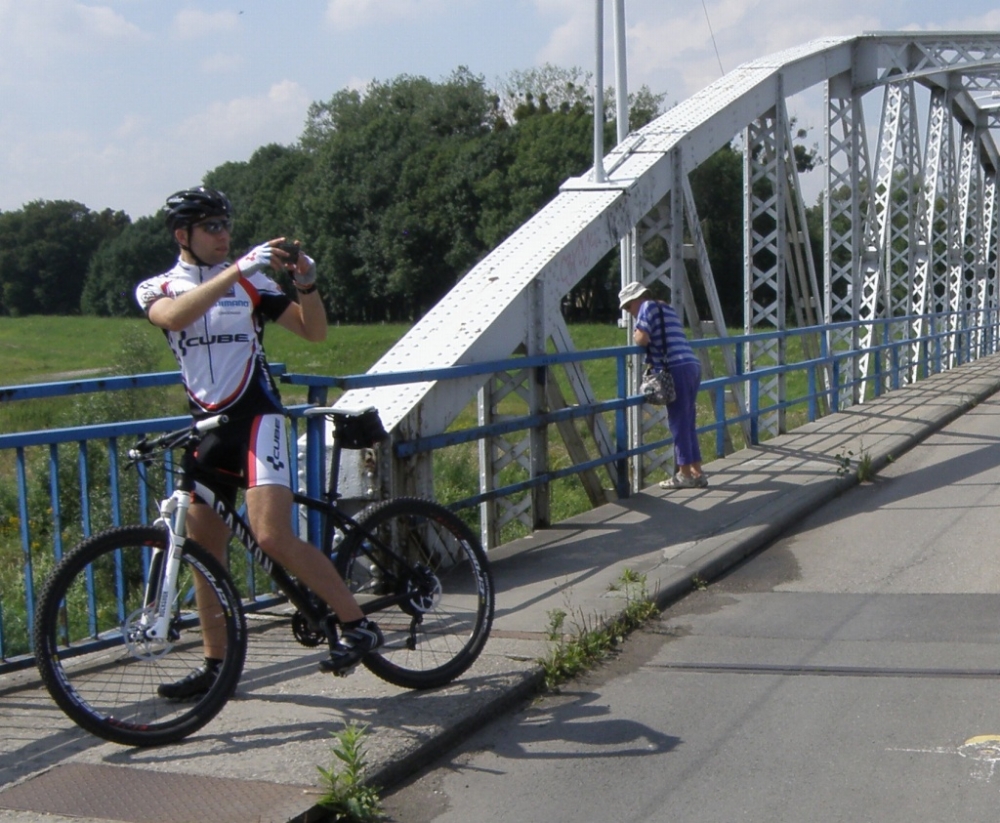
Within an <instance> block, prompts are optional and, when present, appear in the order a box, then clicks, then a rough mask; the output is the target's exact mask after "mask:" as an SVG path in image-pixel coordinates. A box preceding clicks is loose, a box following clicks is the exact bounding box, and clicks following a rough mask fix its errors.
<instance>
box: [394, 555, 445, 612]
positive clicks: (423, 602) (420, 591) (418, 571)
mask: <svg viewBox="0 0 1000 823" xmlns="http://www.w3.org/2000/svg"><path fill="white" fill-rule="evenodd" d="M413 572H414V574H413V577H411V578H410V579H409V580H407V581H406V595H407V599H406V601H405V602H404V603H403V604H402V608H403V611H405V612H406V613H407V614H409V615H411V616H413V617H416V616H417V615H418V614H424V613H426V612H429V611H430V610H431V609H433V608H434V607H435V606H437V604H438V603H440V602H441V581H440V580H438V578H437V575H436V574H434V572H432V571H431V570H430V569H428V568H427V567H426V566H418V567H417V568H415V569H414V570H413Z"/></svg>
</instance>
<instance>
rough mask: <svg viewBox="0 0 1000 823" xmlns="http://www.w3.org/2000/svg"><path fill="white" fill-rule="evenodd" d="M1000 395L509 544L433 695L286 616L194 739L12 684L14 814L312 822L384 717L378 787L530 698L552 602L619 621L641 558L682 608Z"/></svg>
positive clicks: (1, 751) (3, 749) (890, 423)
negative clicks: (164, 740)
mask: <svg viewBox="0 0 1000 823" xmlns="http://www.w3.org/2000/svg"><path fill="white" fill-rule="evenodd" d="M997 390H1000V355H995V356H993V357H988V358H984V359H982V360H979V361H976V362H974V363H971V364H969V365H966V366H962V367H960V368H958V369H955V370H953V371H950V372H946V373H943V374H939V375H936V376H934V377H932V378H930V379H928V380H926V381H923V382H920V383H917V384H914V385H911V386H908V387H907V388H905V389H902V390H900V391H897V392H893V393H891V394H889V395H887V396H885V397H883V398H881V399H880V400H878V401H876V402H873V403H870V404H867V405H864V406H856V407H852V408H851V409H850V410H849V411H847V412H843V413H840V414H836V415H832V416H829V417H826V418H823V419H822V420H820V421H818V422H816V423H814V424H810V425H807V426H804V427H802V428H801V429H798V430H796V431H795V432H793V433H791V434H787V435H783V436H781V437H778V438H776V439H774V440H772V441H769V442H768V443H767V444H766V445H764V446H761V447H757V448H753V449H747V450H745V451H742V452H739V453H737V454H734V455H731V456H730V457H727V458H725V459H723V460H717V461H715V462H713V463H711V464H708V466H707V469H708V471H709V472H710V475H711V487H710V488H708V489H706V490H690V491H678V492H670V493H667V492H663V491H661V490H660V489H658V488H655V487H654V488H651V489H647V490H646V491H644V492H643V493H641V494H637V495H635V496H634V497H632V498H631V499H630V500H628V501H625V502H623V503H616V504H612V505H607V506H603V507H601V508H599V509H595V510H594V511H592V512H589V513H587V514H585V515H581V516H579V517H575V518H573V519H571V520H569V521H566V522H563V523H561V524H559V525H558V526H557V527H555V528H552V529H550V530H548V531H546V532H544V533H540V534H537V535H535V536H533V537H530V538H527V539H524V540H519V541H517V542H516V543H512V544H509V545H507V546H504V547H503V548H501V549H498V550H497V551H496V552H495V553H494V555H493V557H494V570H495V574H496V582H497V587H498V591H499V597H498V609H497V619H496V624H495V628H494V634H493V637H492V638H491V640H490V642H489V644H488V645H487V647H486V651H485V652H484V654H483V656H482V658H481V660H480V661H479V662H478V663H477V664H476V666H474V667H473V669H472V670H471V671H470V672H469V673H468V674H467V675H466V676H465V677H463V678H462V679H461V680H460V681H459V682H457V683H455V684H453V685H452V686H450V687H448V688H446V689H441V690H438V691H434V692H430V693H425V694H418V693H413V692H406V691H402V690H399V689H396V688H394V687H391V686H388V685H386V684H384V683H381V682H380V681H378V680H376V679H375V678H374V677H372V676H371V675H370V674H368V672H366V671H363V670H359V671H358V672H356V673H354V674H353V675H352V676H350V677H349V678H346V679H343V680H335V679H332V678H330V677H329V676H325V675H322V674H320V673H319V672H318V671H317V669H316V660H317V659H319V657H320V652H319V651H318V650H308V649H304V648H303V647H301V646H299V645H298V644H296V643H295V642H294V641H293V640H292V638H291V633H290V629H289V626H288V620H287V617H283V616H280V615H278V616H271V617H266V618H255V619H254V632H253V635H252V637H251V642H250V656H249V659H248V663H247V668H246V672H245V674H244V677H243V680H242V683H241V685H240V688H239V691H238V694H237V698H236V699H235V700H233V701H232V702H231V703H230V704H229V706H227V707H226V709H225V710H224V711H223V712H222V714H221V715H220V716H219V717H218V718H217V719H216V720H215V721H213V722H212V723H210V724H209V725H208V726H207V727H206V728H205V729H203V730H202V731H201V732H200V733H198V734H196V735H194V736H193V737H192V738H190V739H189V740H188V741H186V742H185V743H183V744H180V745H177V746H168V747H164V748H159V749H152V750H129V749H124V748H121V747H118V746H114V745H111V744H105V743H102V742H100V741H98V740H96V739H95V738H92V737H91V736H89V735H87V734H85V733H84V732H82V731H80V730H79V729H77V728H76V727H75V726H73V725H72V724H71V723H70V722H69V721H68V720H67V719H66V718H65V716H64V715H62V713H61V712H60V711H59V710H58V709H56V708H55V706H54V704H52V702H51V701H50V700H49V699H48V697H47V695H46V693H45V692H44V691H43V690H42V688H41V687H40V684H39V683H38V681H37V679H36V678H35V677H34V675H33V671H26V672H20V673H17V674H14V675H9V676H7V677H5V678H3V679H0V723H2V726H3V728H4V729H5V733H4V735H2V736H0V823H2V822H3V821H17V823H28V821H34V822H37V821H38V820H39V819H40V817H41V816H42V815H52V817H45V819H46V820H47V821H50V823H58V821H59V820H60V818H70V817H72V819H73V820H75V821H77V823H79V821H80V820H81V819H82V820H84V821H87V820H90V821H104V820H122V821H144V820H156V821H158V823H169V822H170V821H189V820H192V819H209V820H213V821H218V822H219V823H224V822H225V821H229V820H233V821H244V820H247V819H254V820H260V821H281V823H284V821H290V820H292V819H295V818H298V819H310V818H309V817H308V816H306V817H301V816H302V815H307V813H308V812H309V810H310V809H311V808H312V807H313V806H314V805H315V803H316V801H317V800H318V795H317V793H316V787H317V786H318V772H317V766H323V767H325V768H328V767H330V765H331V763H332V761H333V757H332V755H331V750H330V747H331V743H332V738H331V737H330V735H331V733H336V732H337V731H338V730H340V729H341V728H342V727H343V724H344V723H346V722H349V721H357V722H361V723H366V724H368V725H369V727H370V728H369V732H368V735H367V737H366V743H367V752H368V759H369V763H370V767H371V771H372V774H373V776H374V779H375V782H376V783H378V784H380V785H383V786H385V785H389V784H392V783H393V782H395V781H397V780H399V779H401V778H403V777H405V776H407V775H409V774H411V773H413V772H415V771H416V770H417V769H418V768H419V767H420V766H422V765H423V764H424V763H426V762H427V761H428V760H429V759H430V758H431V757H432V755H433V754H434V753H435V752H437V751H440V750H441V749H442V748H445V747H447V746H448V745H450V744H451V743H454V742H455V741H456V740H458V739H460V738H461V737H462V735H464V734H465V733H467V732H468V731H470V730H471V729H473V728H475V727H477V726H479V725H482V724H483V723H484V722H485V721H486V720H488V719H489V718H490V717H492V716H494V715H495V714H496V713H497V712H498V711H501V710H502V709H503V708H504V707H506V706H509V705H511V703H512V702H513V701H517V700H518V699H520V698H521V697H523V696H524V695H526V694H528V693H530V691H531V690H532V689H533V688H534V686H535V684H536V683H537V682H538V679H539V674H540V669H539V666H538V664H537V663H536V662H535V661H536V660H537V659H538V658H539V657H541V656H544V655H545V653H546V651H547V649H548V643H547V641H546V630H547V629H548V627H549V625H550V619H549V616H548V615H549V612H550V611H552V610H555V609H563V610H565V611H570V610H572V611H573V612H575V613H576V614H577V615H585V616H586V617H587V619H588V620H589V619H590V618H592V617H594V616H597V615H611V614H614V613H615V612H616V611H617V610H619V609H620V608H621V607H622V600H621V599H619V598H617V597H615V596H614V595H613V594H611V592H610V588H611V586H612V584H613V583H614V582H615V581H616V580H618V579H619V577H620V575H621V573H622V571H623V570H624V569H626V568H628V569H632V570H635V571H637V572H641V573H645V574H646V575H647V586H648V588H649V590H650V591H655V592H657V593H658V597H659V599H660V600H661V601H662V602H663V603H666V602H667V601H669V600H672V599H675V598H677V597H680V596H683V594H684V593H685V592H686V591H688V590H690V585H691V580H692V579H693V578H696V577H698V578H701V579H704V580H710V579H712V578H713V577H714V576H716V575H718V574H719V573H721V572H722V571H723V570H725V569H726V568H728V567H730V566H732V565H733V564H734V563H736V562H738V561H739V560H740V559H741V558H743V557H745V556H746V555H747V554H748V553H750V552H753V551H755V550H756V549H758V548H760V547H761V546H763V545H765V544H766V543H767V542H769V541H770V540H771V539H773V538H774V536H775V535H777V534H778V533H780V532H781V531H782V530H783V529H785V528H786V527H788V526H790V525H791V524H793V523H795V522H796V521H797V520H798V519H800V518H801V517H802V516H804V515H805V514H806V513H808V512H810V511H813V510H814V509H816V508H817V507H819V506H821V505H822V504H823V503H824V502H825V501H827V500H829V499H831V498H832V497H833V496H835V495H837V494H839V493H840V492H841V491H843V490H844V489H845V488H846V487H848V486H849V485H850V484H852V483H853V482H854V478H853V477H852V476H851V475H850V474H847V473H844V472H842V471H840V472H838V469H839V468H841V466H842V458H843V456H845V455H848V454H849V453H850V452H853V454H854V459H855V460H856V459H857V458H858V457H859V456H860V455H861V454H862V453H863V452H867V453H868V454H869V455H870V456H871V458H872V460H873V464H874V466H875V467H876V468H878V467H879V466H881V465H884V463H885V461H886V460H887V459H888V458H889V457H890V456H892V457H895V456H898V455H900V454H901V453H903V452H904V451H905V450H906V449H907V448H909V447H910V446H912V445H913V444H915V443H916V442H919V441H920V440H921V439H923V438H924V437H926V436H927V435H928V434H929V433H931V432H933V431H935V430H937V429H938V428H940V427H941V426H943V425H945V424H946V423H947V422H948V421H949V420H951V419H953V418H954V417H956V416H958V415H960V414H962V413H963V412H964V411H965V410H967V409H968V408H970V407H971V406H972V405H974V404H975V403H978V402H979V401H981V400H983V399H985V398H986V397H988V396H990V395H991V394H993V393H995V392H996V391H997Z"/></svg>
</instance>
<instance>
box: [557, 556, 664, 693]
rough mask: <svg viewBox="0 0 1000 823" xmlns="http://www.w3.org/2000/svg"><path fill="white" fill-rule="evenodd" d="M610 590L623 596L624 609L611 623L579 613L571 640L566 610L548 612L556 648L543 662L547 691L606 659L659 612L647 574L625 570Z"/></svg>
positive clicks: (574, 623)
mask: <svg viewBox="0 0 1000 823" xmlns="http://www.w3.org/2000/svg"><path fill="white" fill-rule="evenodd" d="M611 588H612V590H613V591H621V592H623V593H624V595H625V609H624V610H623V611H622V612H621V613H620V614H618V615H617V616H616V617H614V618H612V619H611V620H608V621H599V620H597V619H596V618H588V617H587V616H586V615H584V614H583V612H582V611H581V612H579V614H578V616H577V618H576V619H574V622H573V628H574V632H573V633H572V635H571V636H570V637H567V636H566V633H565V632H564V628H565V624H566V619H567V618H568V617H569V613H568V612H567V611H565V610H563V609H552V610H550V611H549V612H548V616H549V626H548V630H547V633H546V634H547V637H548V639H549V641H550V642H551V643H553V646H552V648H551V649H550V651H549V654H548V655H547V656H546V657H545V658H543V659H542V660H541V661H540V663H541V665H542V670H543V672H544V675H545V688H546V689H554V688H556V687H557V686H558V685H559V684H560V683H564V682H566V681H567V680H569V679H571V678H573V677H576V676H577V675H578V674H580V673H582V672H583V671H585V670H586V669H588V668H590V667H591V666H593V665H594V664H595V663H597V662H599V661H600V660H602V659H604V658H605V657H606V656H607V655H608V654H609V653H610V651H611V650H612V649H613V648H614V647H615V646H617V645H618V644H619V643H621V642H622V641H623V640H624V639H625V637H626V636H627V635H628V634H629V633H630V632H632V631H634V630H635V629H637V628H638V627H639V626H641V625H642V624H643V623H645V622H646V621H647V620H649V619H650V618H652V617H654V616H655V615H656V614H658V613H659V610H658V609H657V608H656V604H655V603H653V602H652V600H651V599H650V597H649V593H648V592H647V590H646V575H644V574H638V573H636V572H634V571H632V570H630V569H626V570H625V571H623V572H622V574H621V577H620V578H619V579H618V580H617V581H616V583H615V585H614V586H612V587H611Z"/></svg>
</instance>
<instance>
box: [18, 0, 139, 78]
mask: <svg viewBox="0 0 1000 823" xmlns="http://www.w3.org/2000/svg"><path fill="white" fill-rule="evenodd" d="M147 37H148V36H147V35H146V34H145V33H144V32H143V31H142V30H141V29H140V28H139V27H138V26H136V25H134V24H133V23H130V22H129V21H128V20H127V19H125V17H123V16H122V15H120V14H118V13H117V12H115V11H114V10H113V9H111V8H110V7H108V6H88V5H84V4H82V3H74V2H66V0H32V2H30V3H24V2H11V0H7V2H3V3H2V4H0V67H5V68H8V69H10V68H12V67H14V66H21V67H22V68H23V66H24V65H26V64H29V65H45V64H50V63H54V62H56V60H57V59H58V58H59V57H60V56H65V55H81V54H83V55H86V54H93V53H99V52H102V51H103V50H104V49H106V48H107V47H108V45H109V44H113V43H130V42H136V41H141V40H145V39H147Z"/></svg>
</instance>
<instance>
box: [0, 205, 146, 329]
mask: <svg viewBox="0 0 1000 823" xmlns="http://www.w3.org/2000/svg"><path fill="white" fill-rule="evenodd" d="M128 224H129V218H128V215H126V214H125V213H124V212H120V211H118V212H114V211H111V210H110V209H106V210H105V211H103V212H100V213H98V212H92V211H90V210H89V209H88V208H87V207H86V206H84V205H82V204H80V203H76V202H74V201H68V200H55V201H42V200H37V201H35V202H32V203H29V204H27V205H26V206H25V207H24V208H23V209H21V210H20V211H14V212H4V213H3V214H0V295H2V296H0V310H2V312H3V314H7V315H11V316H20V315H28V314H77V313H79V311H80V295H81V293H82V291H83V286H84V281H85V280H86V274H87V266H88V265H89V263H90V258H91V255H93V253H94V252H95V251H96V250H97V248H98V247H99V246H100V245H101V243H102V242H103V241H104V240H106V239H108V238H110V237H114V236H116V235H118V234H119V233H120V232H121V231H122V230H123V229H124V228H125V227H126V226H127V225H128Z"/></svg>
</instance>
